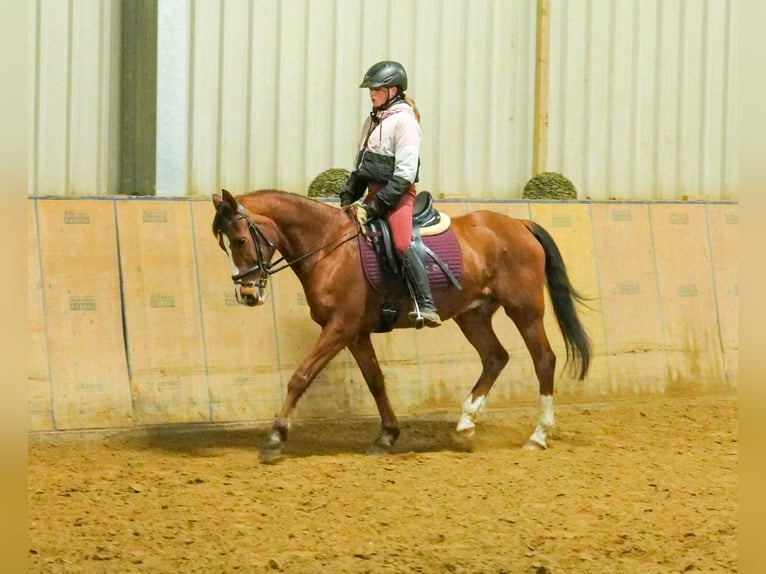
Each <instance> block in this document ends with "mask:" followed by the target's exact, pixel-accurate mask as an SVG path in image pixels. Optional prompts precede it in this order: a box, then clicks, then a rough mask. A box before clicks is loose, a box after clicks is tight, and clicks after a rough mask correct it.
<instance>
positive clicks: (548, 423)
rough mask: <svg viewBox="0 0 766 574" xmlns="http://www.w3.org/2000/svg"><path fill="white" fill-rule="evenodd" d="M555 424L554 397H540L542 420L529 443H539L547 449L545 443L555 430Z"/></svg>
mask: <svg viewBox="0 0 766 574" xmlns="http://www.w3.org/2000/svg"><path fill="white" fill-rule="evenodd" d="M553 423H554V419H553V395H540V419H539V421H538V423H537V428H536V429H535V432H533V433H532V436H531V437H529V442H533V443H537V444H538V445H540V446H541V447H543V448H547V447H548V444H547V443H546V442H545V439H546V437H547V436H548V433H549V432H550V430H551V429H552V428H553Z"/></svg>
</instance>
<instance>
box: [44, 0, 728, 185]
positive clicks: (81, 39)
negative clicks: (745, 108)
mask: <svg viewBox="0 0 766 574" xmlns="http://www.w3.org/2000/svg"><path fill="white" fill-rule="evenodd" d="M736 6H737V5H736V0H707V1H697V0H656V1H651V0H551V7H550V13H551V24H550V31H551V43H550V97H549V133H548V153H547V164H546V166H545V167H546V169H547V170H549V171H558V172H561V173H563V174H564V175H566V176H567V177H569V178H570V179H571V180H572V181H573V182H574V183H575V185H576V186H577V188H578V190H579V192H580V198H581V199H585V198H593V199H605V198H610V197H615V198H619V199H680V198H682V197H683V196H685V195H687V196H692V197H698V196H705V197H706V198H708V199H736V198H737V189H736V182H737V179H736V177H737V176H736V169H735V166H736V158H737V150H736V145H735V144H736V138H735V137H734V135H733V127H734V125H735V123H736V118H735V116H734V102H735V100H736V73H737V70H736V64H735V62H736V40H735V37H734V36H735V35H734V34H733V30H734V29H735V26H736ZM163 9H166V10H165V11H163ZM119 12H120V10H119V3H118V2H117V0H110V1H107V2H100V1H98V0H73V1H72V2H70V3H65V2H58V1H56V0H37V2H36V4H35V8H34V17H33V18H32V19H31V20H30V26H31V27H33V35H32V37H33V38H34V41H33V42H32V45H31V46H30V48H31V62H32V63H33V65H32V67H33V77H32V80H31V82H32V84H33V87H32V92H31V93H34V94H35V98H34V101H33V102H32V104H31V106H32V110H31V112H30V113H31V115H32V117H33V122H32V125H33V126H34V128H33V129H34V134H33V137H32V138H31V142H32V143H31V144H30V145H31V146H32V147H33V154H32V157H33V158H34V162H33V165H32V167H31V168H30V169H31V171H32V173H31V174H30V195H104V194H107V193H116V192H118V191H119V190H118V189H116V186H117V181H118V180H117V173H116V172H117V171H118V166H119V164H118V158H119V156H118V150H117V149H116V147H117V143H118V140H117V131H118V130H117V129H115V126H119V123H118V121H117V120H118V119H119V116H118V114H119V111H120V106H119V98H118V97H117V95H118V93H119V89H118V88H119V65H118V64H119V49H120V42H119V15H120V14H119ZM535 19H536V3H535V2H533V1H532V0H524V1H521V0H518V1H516V0H515V1H510V0H472V1H470V2H469V1H468V0H449V1H447V0H281V1H274V0H252V1H250V0H225V1H224V0H222V1H219V0H161V1H160V4H159V17H158V20H159V27H158V71H159V74H160V77H159V78H158V81H157V86H158V101H157V112H158V117H157V143H158V145H157V193H158V195H168V196H199V195H209V194H210V193H212V192H214V191H216V190H218V189H220V188H221V187H226V188H228V189H230V190H231V191H233V192H235V193H241V192H245V191H249V190H251V189H255V188H260V187H279V188H283V189H287V190H290V191H295V192H305V190H306V189H307V187H308V185H309V183H310V182H311V180H312V179H313V178H314V177H315V176H316V175H317V174H318V173H320V172H321V171H323V170H325V169H328V168H332V167H345V168H350V167H351V164H352V160H353V156H354V148H355V144H356V140H357V138H358V132H359V129H360V127H361V123H362V120H363V119H364V117H365V114H366V113H367V112H368V109H369V100H368V98H367V94H366V93H365V90H360V89H358V88H357V85H358V83H359V81H360V79H361V77H362V75H363V73H364V71H365V70H366V68H367V67H369V66H370V65H371V64H373V63H374V62H376V61H378V60H381V59H385V58H391V59H396V60H399V61H401V62H402V63H403V64H404V65H405V67H406V68H407V70H408V72H409V75H410V89H409V90H408V91H409V93H410V95H411V96H412V97H413V98H414V99H415V100H416V102H417V104H418V107H419V109H420V111H421V114H422V124H423V129H424V140H423V149H422V168H421V185H420V188H421V189H429V190H431V191H432V192H434V193H435V194H437V195H438V194H444V195H446V196H448V197H461V196H462V197H471V198H476V199H495V200H497V199H507V198H520V197H521V192H522V189H523V186H524V184H525V183H526V182H527V181H528V179H529V178H530V177H531V176H532V138H533V125H534V122H533V113H534V62H535V29H536V21H535Z"/></svg>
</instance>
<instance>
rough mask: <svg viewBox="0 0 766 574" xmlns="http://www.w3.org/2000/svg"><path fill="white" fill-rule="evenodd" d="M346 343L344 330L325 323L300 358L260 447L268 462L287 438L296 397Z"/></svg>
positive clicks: (275, 456) (296, 400)
mask: <svg viewBox="0 0 766 574" xmlns="http://www.w3.org/2000/svg"><path fill="white" fill-rule="evenodd" d="M347 343H348V338H347V336H345V334H344V332H343V331H342V330H341V329H339V328H336V327H335V326H333V325H330V324H328V325H325V327H323V328H322V332H321V333H320V335H319V339H317V341H316V343H314V346H313V347H312V348H311V351H309V353H308V354H307V355H306V356H305V357H304V358H303V360H302V361H301V363H300V365H298V368H297V369H295V371H294V372H293V374H292V376H291V377H290V381H289V382H288V383H287V396H285V400H284V402H283V403H282V408H281V410H280V411H279V414H278V415H277V418H276V420H275V421H274V425H273V426H272V428H271V432H270V433H269V436H268V437H267V438H266V441H265V442H264V444H263V446H262V447H261V452H260V459H261V460H262V461H271V460H274V459H276V458H279V457H280V456H281V454H282V445H283V444H284V442H285V441H286V440H287V431H288V429H289V428H290V418H291V417H292V414H293V411H294V410H295V405H296V404H297V403H298V399H300V398H301V395H303V393H305V392H306V389H308V388H309V386H310V385H311V383H312V381H313V380H314V378H315V377H316V376H317V374H318V373H319V371H321V370H322V369H323V368H324V367H325V366H326V365H327V363H329V362H330V361H331V360H332V358H333V357H335V355H337V354H338V353H339V352H340V350H341V349H343V347H345V346H346V344H347Z"/></svg>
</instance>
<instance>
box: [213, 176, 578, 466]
mask: <svg viewBox="0 0 766 574" xmlns="http://www.w3.org/2000/svg"><path fill="white" fill-rule="evenodd" d="M212 199H213V205H214V206H215V216H214V218H213V225H212V228H213V234H214V236H215V237H216V239H217V241H218V244H219V246H220V247H221V249H222V250H223V251H224V252H225V253H226V254H227V256H228V259H229V263H230V267H231V271H232V280H233V281H234V287H235V296H236V300H237V302H238V303H240V304H242V305H246V306H251V307H252V306H258V305H262V304H263V303H264V302H265V301H266V297H267V289H266V287H267V282H268V279H269V276H270V275H272V274H274V273H276V272H278V271H281V270H283V269H287V268H289V269H291V270H292V271H293V272H294V273H295V274H296V275H297V277H298V279H299V280H300V282H301V285H302V287H303V290H304V292H305V295H306V302H307V304H308V307H309V309H310V315H311V318H312V320H313V321H315V322H316V323H317V324H318V325H319V326H320V327H321V332H320V334H319V337H318V339H317V340H316V342H315V343H314V344H313V346H312V347H311V349H310V350H309V351H308V353H307V354H306V355H305V357H304V358H303V360H302V361H301V362H300V364H299V365H298V366H297V368H296V369H295V371H294V372H293V374H292V376H291V377H290V380H289V382H288V383H287V393H286V395H285V398H284V401H283V404H282V406H281V409H280V411H279V413H278V414H277V415H276V418H275V420H274V423H273V426H272V427H271V429H270V431H269V432H268V434H267V438H266V439H265V441H264V443H263V444H262V446H261V448H260V450H259V459H260V460H261V461H263V462H270V461H274V460H276V459H278V458H280V457H281V456H283V454H282V449H283V446H284V444H285V442H286V441H287V434H288V429H289V426H290V422H291V419H292V416H293V414H294V409H295V407H296V404H297V403H298V400H299V399H300V397H301V395H303V393H304V392H305V391H306V390H307V389H308V388H309V386H310V385H311V383H312V381H313V380H314V378H315V377H316V376H317V374H318V373H319V372H320V371H321V370H322V369H323V368H324V367H325V366H326V365H327V364H328V363H329V362H330V360H331V359H332V358H333V357H335V356H336V355H337V354H338V353H339V352H340V351H341V350H343V349H344V348H348V350H349V351H350V352H351V355H352V356H353V357H354V359H355V361H356V363H357V365H358V367H359V369H360V371H361V373H362V376H363V378H364V381H365V383H366V384H367V387H368V389H369V391H370V393H371V394H372V397H373V399H374V400H375V404H376V406H377V409H378V413H379V415H380V421H381V428H380V434H379V435H378V436H377V438H376V439H375V441H374V442H373V443H372V445H371V446H370V447H369V448H368V449H367V452H368V453H369V454H373V455H377V454H385V453H389V452H391V450H392V448H393V446H394V444H395V442H396V440H397V439H398V437H399V434H400V428H399V424H398V421H397V418H396V415H395V413H394V411H393V409H392V407H391V403H390V401H389V398H388V394H387V392H386V386H385V382H384V377H383V373H382V371H381V368H380V366H379V364H378V360H377V357H376V355H375V349H374V348H373V345H372V341H371V333H373V332H378V329H379V319H380V311H381V306H382V304H383V300H382V296H381V295H380V294H379V293H378V292H377V291H375V290H374V289H373V288H372V286H371V285H370V282H369V281H368V279H367V278H366V277H365V274H364V271H363V268H362V261H361V254H360V249H361V248H360V245H359V242H358V239H357V238H358V236H359V234H360V233H363V232H364V229H363V226H362V224H360V222H359V220H358V218H357V217H355V215H354V213H352V212H354V211H356V209H355V208H354V209H348V208H346V209H340V208H338V207H337V206H336V205H332V204H330V203H324V202H321V201H318V200H316V199H312V198H308V197H305V196H302V195H298V194H294V193H290V192H286V191H280V190H273V189H264V190H257V191H253V192H250V193H246V194H243V195H239V196H237V197H234V196H233V195H232V194H231V193H230V192H228V191H227V190H222V192H221V194H220V195H219V194H213V196H212ZM450 228H451V229H452V230H453V232H454V234H455V235H456V237H457V239H458V243H459V245H460V257H461V258H462V276H461V280H460V288H459V289H458V288H455V287H449V286H448V287H444V288H441V289H435V290H434V291H433V298H434V302H435V304H436V307H437V309H438V312H439V315H440V316H441V318H442V320H444V321H446V320H448V319H452V320H454V321H455V322H456V323H457V325H458V327H459V328H460V330H461V332H462V333H463V335H464V336H465V338H466V339H467V340H468V342H469V343H470V344H471V345H473V347H474V348H475V349H476V351H477V352H478V354H479V357H480V360H481V367H482V368H481V374H480V375H479V378H478V380H477V381H476V383H475V384H474V386H473V388H472V389H471V391H470V392H469V394H468V396H467V397H466V399H465V401H464V402H463V404H462V410H461V413H460V418H459V420H458V423H457V426H456V436H457V437H462V438H465V439H466V440H467V441H468V442H470V440H471V438H472V437H473V435H474V432H475V427H476V423H475V421H476V417H477V415H478V413H479V411H480V409H481V407H482V405H483V404H484V402H485V400H486V396H487V394H488V393H489V391H490V389H491V388H492V385H493V384H494V383H495V381H496V380H497V378H498V376H499V375H500V372H501V371H502V369H503V368H504V367H505V366H506V364H507V362H508V360H509V355H508V352H507V351H506V350H505V348H504V347H503V346H502V345H501V343H500V341H499V340H498V338H497V336H496V334H495V332H494V330H493V327H492V316H493V315H494V313H495V312H496V311H497V310H498V309H499V308H501V307H502V309H503V310H504V311H505V314H506V315H507V316H508V317H509V318H510V319H511V321H513V323H514V324H515V325H516V328H517V329H518V331H519V333H520V334H521V337H522V339H523V340H524V343H525V344H526V347H527V349H528V351H529V354H530V356H531V358H532V362H533V364H534V370H535V374H536V376H537V379H538V382H539V418H538V422H537V426H536V427H535V430H534V432H533V433H532V434H531V436H530V437H529V439H528V440H527V441H526V443H525V444H524V448H527V449H535V450H544V449H546V448H547V446H548V444H547V438H548V435H549V433H550V431H551V429H552V428H553V425H554V413H553V386H554V372H555V368H556V355H555V354H554V352H553V350H552V349H551V346H550V343H549V341H548V337H547V335H546V332H545V328H544V326H543V314H544V310H545V299H544V289H545V287H546V286H547V289H548V292H549V294H550V300H551V302H552V306H553V312H554V314H555V316H556V319H557V323H558V326H559V328H560V330H561V333H562V335H563V338H564V342H565V349H566V363H565V367H567V366H568V367H569V372H570V375H571V376H572V377H573V378H574V377H577V378H578V379H579V380H584V379H585V376H586V374H587V372H588V368H589V365H590V359H591V342H590V338H589V336H588V334H587V333H586V331H585V329H584V327H583V325H582V323H581V321H580V319H579V317H578V313H577V307H576V305H578V304H579V305H584V306H587V304H586V303H585V301H586V299H585V298H584V297H583V296H582V295H581V294H580V293H579V292H578V291H577V290H576V289H575V288H574V287H573V285H572V283H571V282H570V279H569V277H568V275H567V270H566V266H565V264H564V260H563V259H562V256H561V253H560V251H559V249H558V247H557V245H556V243H555V242H554V240H553V238H552V237H551V235H550V234H549V233H548V232H547V231H546V230H545V229H544V228H543V227H541V226H540V225H538V224H537V223H535V222H533V221H530V220H521V219H516V218H513V217H509V216H506V215H504V214H500V213H497V212H494V211H490V210H477V211H472V212H469V213H466V214H464V215H459V216H454V217H452V218H451V223H450ZM277 251H279V254H280V256H281V258H280V259H279V260H277V261H274V262H272V259H273V258H274V256H275V254H276V252H277ZM280 263H281V266H280ZM410 303H411V302H410ZM412 326H413V324H412V323H411V322H410V321H409V319H408V317H407V313H406V312H405V313H401V314H400V316H399V317H398V318H397V319H396V322H395V323H394V324H393V325H392V328H393V329H402V328H411V327H412ZM436 328H438V327H436Z"/></svg>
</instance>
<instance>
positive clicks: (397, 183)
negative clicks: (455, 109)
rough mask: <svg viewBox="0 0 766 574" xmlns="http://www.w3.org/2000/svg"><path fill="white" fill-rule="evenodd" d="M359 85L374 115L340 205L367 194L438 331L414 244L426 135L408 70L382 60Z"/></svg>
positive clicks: (424, 312) (428, 321)
mask: <svg viewBox="0 0 766 574" xmlns="http://www.w3.org/2000/svg"><path fill="white" fill-rule="evenodd" d="M359 87H360V88H369V90H370V99H371V100H372V111H371V112H370V116H369V117H368V118H367V119H366V120H365V122H364V126H363V127H362V136H361V138H360V141H359V150H358V152H357V157H356V165H355V169H354V171H353V172H351V175H350V176H349V178H348V181H346V184H345V185H344V186H343V189H342V190H341V192H340V202H341V207H342V208H344V207H347V206H349V205H351V204H352V203H353V202H354V201H356V200H358V199H359V198H360V197H362V195H364V192H365V190H367V191H368V193H367V197H366V198H365V205H364V207H365V209H366V211H367V218H368V219H374V218H380V217H385V218H386V220H387V221H388V224H389V226H390V228H391V237H392V241H393V244H394V250H395V251H396V253H397V255H398V256H399V258H400V259H401V260H402V270H403V271H404V274H405V276H406V278H407V280H408V281H409V283H410V285H411V286H412V290H413V291H414V293H415V300H416V302H417V305H418V308H419V309H420V312H421V314H422V317H423V319H424V321H425V323H426V325H428V326H429V327H436V326H437V325H441V318H440V317H439V313H438V312H437V311H436V308H435V307H434V302H433V299H432V298H431V287H430V285H429V284H428V272H427V271H426V268H425V265H424V264H423V262H422V261H421V260H420V258H419V257H418V255H417V253H415V250H414V248H413V247H412V245H411V241H412V209H413V206H414V204H415V182H417V181H418V171H419V169H420V139H421V134H422V131H421V129H420V116H419V114H418V111H417V108H416V107H415V102H413V101H412V100H411V99H410V98H409V97H408V96H407V95H405V93H404V91H405V90H406V89H407V72H406V71H405V70H404V67H403V66H402V65H401V64H400V63H399V62H393V61H390V60H384V61H382V62H378V63H377V64H375V65H373V66H372V67H371V68H370V69H369V70H367V73H366V74H365V75H364V79H363V80H362V83H361V84H360V85H359ZM409 318H410V320H411V321H415V320H416V319H417V312H416V311H411V312H410V313H409Z"/></svg>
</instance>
